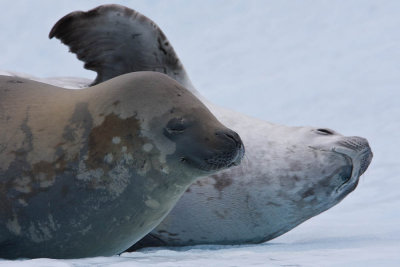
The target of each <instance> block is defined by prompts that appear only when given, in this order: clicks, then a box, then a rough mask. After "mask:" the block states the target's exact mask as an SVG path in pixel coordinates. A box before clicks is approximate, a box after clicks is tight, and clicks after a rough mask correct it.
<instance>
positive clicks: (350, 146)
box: [334, 136, 373, 177]
mask: <svg viewBox="0 0 400 267" xmlns="http://www.w3.org/2000/svg"><path fill="white" fill-rule="evenodd" d="M338 145H339V146H338V147H335V149H334V150H335V151H336V152H338V153H341V154H344V155H346V156H348V157H350V158H351V161H352V163H353V174H352V176H357V177H359V176H361V175H362V174H363V173H364V172H365V171H366V170H367V168H368V166H369V164H370V163H371V160H372V157H373V153H372V150H371V147H370V146H369V143H368V141H367V139H365V138H362V137H358V136H352V137H346V138H345V139H343V140H341V141H340V142H339V143H338Z"/></svg>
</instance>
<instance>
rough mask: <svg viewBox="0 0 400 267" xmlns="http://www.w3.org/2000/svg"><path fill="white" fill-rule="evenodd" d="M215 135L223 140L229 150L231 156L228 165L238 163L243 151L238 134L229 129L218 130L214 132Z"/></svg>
mask: <svg viewBox="0 0 400 267" xmlns="http://www.w3.org/2000/svg"><path fill="white" fill-rule="evenodd" d="M215 135H217V136H219V137H220V138H221V139H223V140H224V141H225V144H226V145H227V146H228V149H229V150H231V153H230V154H232V155H233V156H232V161H231V162H232V163H231V164H230V166H231V165H235V166H237V165H239V164H240V162H241V161H242V158H243V156H244V152H245V149H244V145H243V142H242V139H241V138H240V136H239V135H238V134H237V133H236V132H234V131H232V130H230V129H226V130H223V131H218V132H216V133H215Z"/></svg>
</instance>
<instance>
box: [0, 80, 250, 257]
mask: <svg viewBox="0 0 400 267" xmlns="http://www.w3.org/2000/svg"><path fill="white" fill-rule="evenodd" d="M243 152H244V148H243V145H242V142H241V140H240V137H239V136H238V135H237V134H236V133H235V132H233V131H232V130H229V129H227V128H226V127H224V126H223V125H222V124H221V123H219V122H218V120H217V119H216V118H215V117H214V116H213V115H212V114H211V113H210V112H209V111H208V109H207V108H206V107H205V106H204V105H203V104H202V103H201V102H200V101H199V100H198V99H197V98H196V97H195V96H194V95H193V94H192V93H190V92H189V91H188V90H186V89H185V88H184V87H183V86H182V85H180V84H179V83H177V82H176V81H174V80H173V79H171V78H169V77H168V76H166V75H164V74H160V73H156V72H136V73H130V74H125V75H122V76H119V77H117V78H114V79H111V80H109V81H107V82H104V83H102V84H100V85H97V86H94V87H91V88H86V89H82V90H68V89H63V88H58V87H55V86H52V85H48V84H44V83H39V82H35V81H31V80H26V79H22V78H15V77H7V76H0V258H20V257H27V258H36V257H51V258H77V257H93V256H107V255H114V254H116V253H120V252H122V251H124V250H125V249H127V248H128V247H130V246H131V245H132V244H133V243H135V242H136V241H137V240H139V239H140V238H142V237H143V236H144V235H146V234H147V233H148V232H149V231H150V230H152V229H153V228H154V227H155V226H156V225H158V224H159V223H160V222H161V220H162V219H163V218H164V217H165V215H166V214H167V213H168V212H169V211H170V210H171V209H172V207H173V206H174V204H175V203H176V201H177V200H178V199H179V198H180V197H181V195H182V194H183V193H184V192H185V190H186V189H187V188H188V186H189V185H190V184H191V183H192V182H193V181H195V179H196V178H198V177H200V176H205V175H209V174H211V173H215V172H216V171H218V170H221V169H223V168H226V167H229V166H232V165H237V164H239V162H240V160H241V158H242V156H243Z"/></svg>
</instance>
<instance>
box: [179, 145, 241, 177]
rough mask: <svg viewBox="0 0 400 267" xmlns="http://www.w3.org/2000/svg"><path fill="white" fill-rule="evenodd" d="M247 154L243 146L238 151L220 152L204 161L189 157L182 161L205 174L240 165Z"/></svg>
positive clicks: (182, 158)
mask: <svg viewBox="0 0 400 267" xmlns="http://www.w3.org/2000/svg"><path fill="white" fill-rule="evenodd" d="M244 153H245V149H244V146H243V145H242V144H241V145H240V146H239V147H238V148H237V149H235V150H233V151H230V152H219V153H217V154H215V155H214V156H212V157H209V158H205V159H203V160H194V159H190V158H188V157H181V159H180V161H181V162H182V163H186V164H189V165H192V166H194V167H196V168H198V169H200V170H202V171H205V172H213V171H218V170H222V169H225V168H229V167H232V166H238V165H240V163H241V161H242V159H243V156H244Z"/></svg>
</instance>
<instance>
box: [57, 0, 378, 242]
mask: <svg viewBox="0 0 400 267" xmlns="http://www.w3.org/2000/svg"><path fill="white" fill-rule="evenodd" d="M53 36H55V37H57V38H59V39H61V41H62V42H64V43H65V44H67V45H68V46H69V47H70V49H71V51H72V52H75V53H77V55H78V58H80V59H82V60H83V61H84V62H86V64H85V67H86V68H89V69H92V70H95V71H96V72H97V73H98V76H97V79H96V81H95V82H94V83H97V82H101V81H104V80H107V79H108V78H109V77H113V76H114V75H119V74H122V73H126V72H134V71H140V70H153V71H159V72H163V73H166V74H167V75H169V76H170V77H172V78H174V79H175V80H177V81H178V82H180V83H181V84H183V85H185V86H186V87H187V88H190V89H191V90H192V92H194V93H195V94H197V95H198V96H199V97H201V96H200V95H199V93H198V92H197V91H196V90H195V89H194V87H193V86H192V84H191V83H190V80H189V78H188V77H187V74H186V72H185V70H184V68H183V66H182V64H181V62H180V60H179V58H178V57H177V55H176V54H175V52H174V49H173V48H172V46H171V44H170V43H169V41H168V40H167V38H166V37H165V35H164V34H163V33H162V31H161V30H160V29H159V28H158V27H157V25H156V24H155V23H154V22H152V21H151V20H150V19H148V18H146V17H145V16H143V15H141V14H140V13H138V12H136V11H133V10H131V9H129V8H126V7H122V6H118V5H106V6H100V7H98V8H95V9H93V10H91V11H89V12H73V13H71V14H69V15H67V16H65V17H64V18H63V19H61V20H60V21H59V22H58V23H57V24H56V25H55V27H54V28H53V29H52V31H51V33H50V37H53ZM87 83H89V82H87ZM203 102H204V103H205V104H206V105H207V106H208V107H209V108H210V109H211V110H212V112H213V113H214V114H215V115H216V116H217V117H218V118H219V119H220V120H221V121H223V122H224V123H225V124H226V125H229V126H230V127H232V128H233V129H236V130H237V131H238V132H239V133H240V135H241V137H242V139H243V141H244V143H245V144H246V155H247V157H246V158H247V160H245V161H244V162H243V163H242V164H241V165H240V166H237V167H234V168H231V169H229V170H226V171H223V172H220V173H218V174H215V175H211V176H209V177H207V178H204V179H201V180H199V181H198V182H197V183H195V184H193V185H192V186H191V187H190V188H189V189H188V190H187V192H186V193H185V194H184V196H183V198H182V199H181V200H180V201H179V202H178V204H177V206H176V207H175V208H174V209H173V211H172V212H171V213H170V214H169V215H168V216H167V217H166V219H165V220H164V221H163V222H162V223H161V224H160V225H159V226H158V227H157V228H156V229H155V230H153V231H152V232H151V234H150V235H148V236H146V238H144V239H143V240H142V241H141V242H140V244H139V245H141V246H154V245H179V246H181V245H193V244H242V243H258V242H263V241H267V240H270V239H272V238H274V237H277V236H279V235H281V234H283V233H285V232H287V231H289V230H290V229H292V228H294V227H295V226H297V225H298V224H300V223H302V222H304V221H305V220H307V219H309V218H311V217H313V216H315V215H318V214H319V213H321V212H323V211H325V210H327V209H329V208H330V207H332V206H334V205H335V204H337V203H339V202H340V201H341V200H342V199H343V198H344V197H345V196H346V195H347V194H349V193H350V192H351V191H353V190H354V189H355V188H356V186H357V183H358V180H359V177H360V175H361V174H362V173H363V172H364V171H365V170H366V169H367V167H368V165H369V163H370V161H371V159H372V152H371V149H370V147H369V144H368V142H367V140H366V139H364V138H360V137H345V136H342V135H340V134H339V133H337V132H335V131H333V130H330V129H325V128H313V127H287V126H282V125H276V124H272V123H269V122H266V121H261V120H258V119H254V118H250V117H248V116H245V115H243V114H240V113H237V112H234V111H230V110H227V109H223V108H220V107H218V106H215V105H213V104H211V103H209V102H208V101H206V100H204V99H203Z"/></svg>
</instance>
